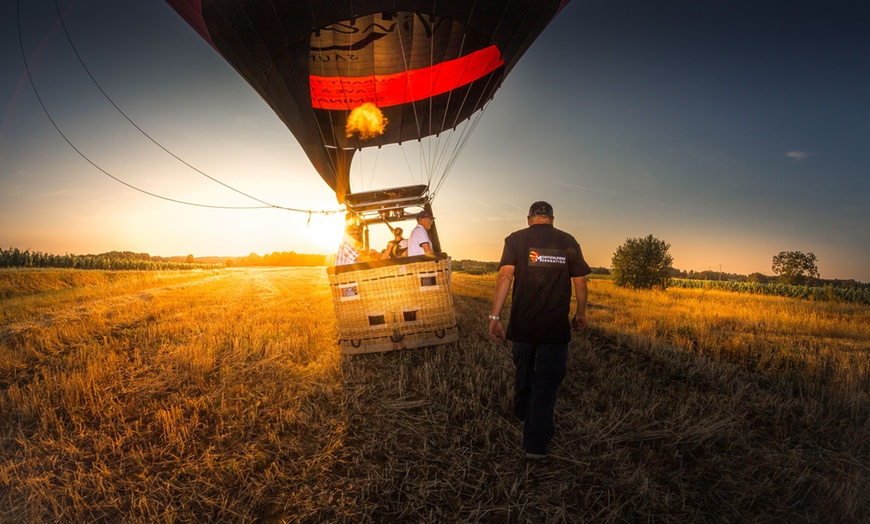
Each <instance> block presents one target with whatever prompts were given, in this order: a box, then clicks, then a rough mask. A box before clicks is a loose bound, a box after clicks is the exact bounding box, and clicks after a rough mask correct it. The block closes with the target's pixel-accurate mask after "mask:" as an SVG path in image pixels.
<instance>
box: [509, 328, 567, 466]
mask: <svg viewBox="0 0 870 524" xmlns="http://www.w3.org/2000/svg"><path fill="white" fill-rule="evenodd" d="M513 357H514V365H515V366H516V377H515V381H514V416H515V417H517V418H518V419H520V420H522V421H523V449H525V450H526V452H527V453H536V454H539V455H546V454H547V448H548V447H549V445H550V440H551V439H552V438H553V432H554V427H553V411H554V410H555V408H556V390H558V389H559V384H561V383H562V379H564V378H565V364H566V363H567V361H568V344H555V345H553V344H533V343H528V342H514V343H513Z"/></svg>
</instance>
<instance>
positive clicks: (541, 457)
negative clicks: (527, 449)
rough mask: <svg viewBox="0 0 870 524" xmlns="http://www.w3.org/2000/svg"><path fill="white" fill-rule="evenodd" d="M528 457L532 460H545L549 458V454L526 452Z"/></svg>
mask: <svg viewBox="0 0 870 524" xmlns="http://www.w3.org/2000/svg"><path fill="white" fill-rule="evenodd" d="M526 458H527V459H531V460H544V459H545V458H547V455H541V454H540V453H526Z"/></svg>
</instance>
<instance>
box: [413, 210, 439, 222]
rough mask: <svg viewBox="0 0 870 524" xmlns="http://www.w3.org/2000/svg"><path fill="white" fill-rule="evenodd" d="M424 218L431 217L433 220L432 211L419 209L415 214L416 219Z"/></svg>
mask: <svg viewBox="0 0 870 524" xmlns="http://www.w3.org/2000/svg"><path fill="white" fill-rule="evenodd" d="M424 218H431V219H432V220H435V217H433V216H432V213H430V212H428V211H420V212H419V213H418V214H417V220H423V219H424Z"/></svg>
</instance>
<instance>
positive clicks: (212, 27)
mask: <svg viewBox="0 0 870 524" xmlns="http://www.w3.org/2000/svg"><path fill="white" fill-rule="evenodd" d="M568 1H569V0H511V1H508V0H451V1H446V0H167V2H168V3H169V4H170V5H171V6H172V7H173V8H174V9H175V10H176V11H177V12H178V13H179V14H180V15H181V16H182V17H184V19H185V20H186V21H187V22H188V23H189V24H190V25H191V26H192V27H193V28H194V29H196V30H197V31H198V32H199V34H200V35H201V36H202V37H203V38H204V39H205V40H206V41H207V42H208V43H209V44H211V45H212V46H213V47H214V48H215V49H216V50H217V51H218V52H219V53H220V54H221V55H222V56H223V57H224V58H225V59H226V60H227V61H228V62H229V63H230V64H231V65H232V66H233V67H234V68H235V69H236V70H237V71H238V72H239V74H241V75H242V77H243V78H244V79H245V80H247V81H248V83H249V84H250V85H251V86H252V87H253V88H254V89H255V90H256V91H257V92H258V93H259V94H260V96H262V97H263V99H264V100H265V101H266V102H267V103H268V104H269V105H270V106H271V107H272V109H273V110H274V111H275V113H276V114H277V115H278V116H279V118H281V120H282V121H283V122H284V123H285V124H286V125H287V127H288V128H289V129H290V131H291V132H292V133H293V135H294V136H295V137H296V139H297V140H298V141H299V143H300V145H301V146H302V148H303V150H304V151H305V153H306V154H307V155H308V158H309V159H310V160H311V163H312V164H313V165H314V167H315V169H316V170H317V171H318V173H320V176H321V177H322V178H323V179H324V181H326V183H327V184H329V186H330V187H331V188H332V189H333V190H335V192H336V197H337V198H338V201H339V202H343V201H344V198H345V195H346V194H347V192H348V191H349V169H350V163H351V160H352V158H353V154H354V152H355V151H356V150H357V149H361V148H364V147H371V146H382V145H385V144H394V143H402V142H405V141H411V140H420V139H422V138H424V137H428V136H432V135H438V134H440V133H442V132H444V131H446V130H450V129H452V128H455V127H456V126H457V125H458V124H459V123H461V122H463V121H464V120H466V119H468V118H469V117H470V116H471V115H472V114H474V113H475V112H476V111H478V110H480V109H481V108H482V107H483V106H484V105H485V104H486V103H487V102H488V101H489V100H490V99H491V98H492V97H493V95H494V94H495V92H496V90H497V89H498V88H499V86H500V85H501V83H502V81H503V80H504V78H505V76H506V75H507V74H508V72H509V71H510V70H511V68H512V67H513V66H514V65H515V64H516V63H517V61H518V60H519V59H520V57H521V56H522V54H523V53H524V52H525V51H526V49H527V48H528V47H529V45H531V43H532V42H533V41H534V39H535V38H536V37H537V36H538V35H539V34H540V33H541V32H542V31H543V30H544V28H545V27H546V26H547V24H548V23H549V22H550V20H552V18H553V17H554V16H555V15H556V14H557V13H558V12H559V10H560V9H562V8H563V7H564V6H565V5H566V4H567V3H568ZM363 104H367V106H366V107H367V110H366V112H364V113H363V114H356V115H355V116H354V119H353V121H354V122H357V121H360V122H362V123H363V125H364V126H365V131H364V132H362V131H359V130H358V129H357V128H356V127H353V126H352V125H349V123H348V118H349V116H350V115H351V112H352V111H354V110H355V109H358V108H359V107H360V106H363ZM370 106H373V107H375V108H376V109H375V110H374V111H372V110H370Z"/></svg>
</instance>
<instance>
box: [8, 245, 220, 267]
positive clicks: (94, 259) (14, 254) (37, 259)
mask: <svg viewBox="0 0 870 524" xmlns="http://www.w3.org/2000/svg"><path fill="white" fill-rule="evenodd" d="M0 267H6V268H66V269H101V270H136V271H168V270H184V269H214V268H216V267H221V265H219V264H202V263H196V262H176V261H163V260H153V259H152V258H151V256H150V255H148V254H147V253H133V252H131V251H110V252H107V253H101V254H99V255H72V254H69V253H67V254H64V255H55V254H52V253H43V252H41V251H30V250H29V249H26V250H24V251H22V250H20V249H18V248H9V249H3V248H0Z"/></svg>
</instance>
